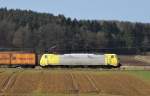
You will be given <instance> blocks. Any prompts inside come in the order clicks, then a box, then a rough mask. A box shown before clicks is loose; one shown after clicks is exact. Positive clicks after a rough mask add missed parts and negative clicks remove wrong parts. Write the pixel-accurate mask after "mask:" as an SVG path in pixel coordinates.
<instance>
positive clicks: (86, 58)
mask: <svg viewBox="0 0 150 96" xmlns="http://www.w3.org/2000/svg"><path fill="white" fill-rule="evenodd" d="M60 65H105V57H104V55H94V54H65V55H61V56H60Z"/></svg>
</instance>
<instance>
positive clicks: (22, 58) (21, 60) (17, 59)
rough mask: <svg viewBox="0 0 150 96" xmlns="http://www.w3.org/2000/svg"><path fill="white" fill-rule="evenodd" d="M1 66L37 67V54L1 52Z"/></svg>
mask: <svg viewBox="0 0 150 96" xmlns="http://www.w3.org/2000/svg"><path fill="white" fill-rule="evenodd" d="M0 65H1V66H9V67H13V66H14V67H15V66H24V67H34V66H35V65H36V54H35V53H28V52H0Z"/></svg>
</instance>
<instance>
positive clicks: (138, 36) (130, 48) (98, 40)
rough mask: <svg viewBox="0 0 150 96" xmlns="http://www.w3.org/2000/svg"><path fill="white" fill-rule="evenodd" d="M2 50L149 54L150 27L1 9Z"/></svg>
mask: <svg viewBox="0 0 150 96" xmlns="http://www.w3.org/2000/svg"><path fill="white" fill-rule="evenodd" d="M0 48H1V49H5V48H9V49H11V48H12V49H15V48H16V49H21V50H22V51H24V50H25V49H32V50H34V51H36V52H38V53H39V52H45V51H52V52H54V51H58V52H62V53H63V52H85V51H86V52H94V51H95V52H96V51H97V52H116V53H138V52H143V51H149V50H150V24H149V23H138V22H135V23H132V22H123V21H103V20H77V19H71V18H66V17H65V16H64V15H58V16H54V15H53V14H49V13H38V12H34V11H31V10H20V9H9V10H8V9H7V8H0Z"/></svg>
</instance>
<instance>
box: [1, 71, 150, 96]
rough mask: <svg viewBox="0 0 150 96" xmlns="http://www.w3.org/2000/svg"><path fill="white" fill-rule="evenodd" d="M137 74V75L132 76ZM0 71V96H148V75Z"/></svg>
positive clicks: (131, 73)
mask: <svg viewBox="0 0 150 96" xmlns="http://www.w3.org/2000/svg"><path fill="white" fill-rule="evenodd" d="M136 73H138V74H139V75H135V74H136ZM144 74H145V73H143V74H141V73H139V72H138V71H137V72H135V71H134V72H132V71H130V72H127V71H98V70H80V71H79V70H69V69H68V70H65V69H64V70H59V69H55V70H54V69H53V70H52V69H47V70H45V69H42V70H36V69H1V71H0V96H1V95H2V96H66V95H67V96H150V78H149V77H150V72H149V71H147V72H146V75H145V77H146V78H144Z"/></svg>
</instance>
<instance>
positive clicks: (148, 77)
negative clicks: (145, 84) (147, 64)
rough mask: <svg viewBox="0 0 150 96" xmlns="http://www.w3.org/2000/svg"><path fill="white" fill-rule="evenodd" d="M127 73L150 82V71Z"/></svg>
mask: <svg viewBox="0 0 150 96" xmlns="http://www.w3.org/2000/svg"><path fill="white" fill-rule="evenodd" d="M127 73H128V74H131V75H135V76H137V77H139V78H142V79H144V80H149V81H150V71H127Z"/></svg>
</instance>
